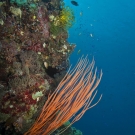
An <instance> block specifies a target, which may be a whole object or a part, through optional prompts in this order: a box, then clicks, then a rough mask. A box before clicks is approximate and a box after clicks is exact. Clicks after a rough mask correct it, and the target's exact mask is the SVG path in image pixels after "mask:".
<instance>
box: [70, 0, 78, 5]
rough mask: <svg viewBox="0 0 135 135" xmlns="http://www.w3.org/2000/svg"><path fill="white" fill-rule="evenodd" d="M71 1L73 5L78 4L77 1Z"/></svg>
mask: <svg viewBox="0 0 135 135" xmlns="http://www.w3.org/2000/svg"><path fill="white" fill-rule="evenodd" d="M71 3H72V4H73V5H74V6H79V5H78V3H77V2H76V1H74V0H72V1H71Z"/></svg>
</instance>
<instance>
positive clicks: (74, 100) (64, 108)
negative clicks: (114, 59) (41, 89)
mask: <svg viewBox="0 0 135 135" xmlns="http://www.w3.org/2000/svg"><path fill="white" fill-rule="evenodd" d="M94 64H95V62H94V60H93V61H92V63H91V64H90V63H89V61H88V59H87V57H86V58H81V59H80V61H79V62H78V64H77V65H76V67H75V68H73V69H72V70H69V71H68V72H67V74H66V76H65V77H64V78H63V80H62V81H61V82H60V84H59V85H58V87H57V88H56V90H55V91H54V92H53V93H52V95H50V96H49V97H48V100H47V101H46V103H45V105H44V107H43V109H42V112H41V114H40V116H39V118H38V119H37V120H36V122H35V123H34V125H33V126H32V127H31V128H30V130H29V131H28V132H26V133H25V135H33V134H36V135H49V134H51V133H52V132H54V131H55V130H56V129H57V128H59V127H60V126H61V125H63V124H64V123H65V122H66V121H68V120H70V119H71V118H73V120H72V122H71V124H73V123H74V122H76V121H78V120H79V119H80V118H81V117H82V116H83V115H84V113H85V112H86V111H87V110H88V109H90V108H92V107H93V106H95V105H96V104H97V103H98V102H99V101H100V99H101V97H102V95H101V96H100V98H99V100H98V102H97V103H95V104H94V105H91V103H92V101H93V99H94V97H95V96H96V94H97V91H96V92H95V93H94V91H95V89H96V88H97V86H98V84H99V82H100V80H101V77H102V71H101V73H100V76H99V78H96V72H97V69H96V70H95V72H94V73H93V68H94ZM80 109H81V112H80V113H78V114H77V112H78V111H79V110H80ZM71 124H70V125H69V126H71ZM65 130H66V129H62V130H61V133H62V132H63V131H65Z"/></svg>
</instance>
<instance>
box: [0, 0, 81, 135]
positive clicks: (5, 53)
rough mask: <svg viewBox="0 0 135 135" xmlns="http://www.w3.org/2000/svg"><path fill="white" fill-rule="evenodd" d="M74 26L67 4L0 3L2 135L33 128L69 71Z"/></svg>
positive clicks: (19, 0)
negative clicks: (72, 27) (45, 105)
mask: <svg viewBox="0 0 135 135" xmlns="http://www.w3.org/2000/svg"><path fill="white" fill-rule="evenodd" d="M73 23H74V14H73V12H72V10H71V9H70V8H69V7H66V6H65V5H64V2H63V1H62V0H44V1H40V0H10V1H9V0H5V1H4V0H3V1H1V2H0V134H2V135H8V134H14V135H17V134H19V135H21V134H23V133H25V132H26V131H27V130H28V129H29V128H30V127H31V125H32V124H33V123H34V121H35V119H36V118H37V116H38V115H39V113H40V111H41V109H42V107H43V105H44V103H45V101H46V100H47V97H48V94H51V92H53V91H54V89H55V88H56V87H57V85H58V83H59V82H60V81H61V79H62V78H63V76H64V75H65V73H66V70H67V69H68V67H69V60H68V58H69V56H70V54H71V53H72V51H73V50H74V47H75V45H74V44H70V43H68V42H67V38H68V32H67V30H68V28H70V27H71V26H72V25H73ZM69 130H70V131H68V132H70V134H74V133H75V131H76V130H75V129H72V128H69ZM71 132H72V133H71ZM73 132H74V133H73ZM65 134H66V133H65ZM79 134H81V133H79ZM68 135H69V133H68Z"/></svg>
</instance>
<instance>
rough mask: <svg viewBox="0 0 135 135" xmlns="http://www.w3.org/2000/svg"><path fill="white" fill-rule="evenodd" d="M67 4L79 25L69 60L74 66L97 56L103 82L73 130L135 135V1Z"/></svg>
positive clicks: (83, 0)
mask: <svg viewBox="0 0 135 135" xmlns="http://www.w3.org/2000/svg"><path fill="white" fill-rule="evenodd" d="M76 2H78V4H79V6H74V5H72V4H71V1H70V0H65V3H66V5H67V6H69V7H71V8H72V9H73V10H74V13H75V17H76V22H75V24H74V25H73V27H72V28H71V29H70V30H69V39H68V40H69V42H70V43H76V45H77V46H76V48H75V51H74V52H73V54H72V55H71V57H70V61H71V64H73V65H74V64H75V63H76V62H77V60H78V58H79V57H81V56H82V55H87V54H88V55H89V56H88V57H89V59H90V60H91V59H92V58H93V56H94V59H95V61H96V66H97V67H98V71H100V69H102V70H103V78H102V80H101V83H100V85H99V87H98V94H97V97H96V99H95V100H94V102H96V100H97V99H98V98H99V97H100V94H103V97H102V100H101V101H100V103H99V104H98V105H97V106H95V107H94V108H92V109H90V110H88V111H87V112H86V113H85V114H84V116H83V117H82V119H80V120H79V121H78V122H76V123H75V124H74V126H75V127H76V128H78V129H80V130H81V131H82V132H83V135H135V1H133V0H119V1H116V0H111V1H110V0H76Z"/></svg>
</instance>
